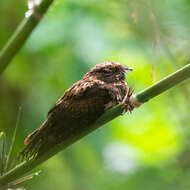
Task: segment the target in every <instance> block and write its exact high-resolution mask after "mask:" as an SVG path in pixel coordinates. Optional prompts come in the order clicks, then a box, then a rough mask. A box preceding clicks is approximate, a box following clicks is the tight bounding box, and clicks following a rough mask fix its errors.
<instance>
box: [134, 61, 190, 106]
mask: <svg viewBox="0 0 190 190" xmlns="http://www.w3.org/2000/svg"><path fill="white" fill-rule="evenodd" d="M189 77H190V64H187V65H185V66H184V67H182V68H181V69H179V70H177V71H176V72H174V73H172V74H170V75H168V76H167V77H165V78H163V79H162V80H160V81H158V82H157V83H155V84H153V85H152V86H150V87H148V88H146V89H144V90H143V91H141V92H139V93H137V94H136V99H137V101H139V102H140V103H144V102H147V101H148V100H150V99H151V98H153V97H155V96H157V95H159V94H161V93H162V92H164V91H166V90H168V89H169V88H171V87H173V86H175V85H176V84H178V83H180V82H182V81H184V80H185V79H187V78H189Z"/></svg>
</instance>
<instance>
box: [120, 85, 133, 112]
mask: <svg viewBox="0 0 190 190" xmlns="http://www.w3.org/2000/svg"><path fill="white" fill-rule="evenodd" d="M133 92H134V88H133V86H130V87H129V89H128V92H127V94H126V96H125V97H124V99H123V101H122V104H123V106H124V107H123V112H122V115H124V114H125V113H126V112H128V111H129V112H130V113H131V112H132V110H133V109H134V107H135V106H134V105H133V104H132V102H131V97H132V95H133Z"/></svg>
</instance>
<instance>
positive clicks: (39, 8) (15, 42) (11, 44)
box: [0, 0, 53, 74]
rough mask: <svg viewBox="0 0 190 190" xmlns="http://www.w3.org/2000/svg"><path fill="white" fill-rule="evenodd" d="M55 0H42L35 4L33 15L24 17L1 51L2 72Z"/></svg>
mask: <svg viewBox="0 0 190 190" xmlns="http://www.w3.org/2000/svg"><path fill="white" fill-rule="evenodd" d="M52 2H53V0H42V1H41V3H40V4H39V5H34V8H33V9H32V10H31V11H32V12H31V15H30V16H29V17H28V18H24V19H23V21H22V22H21V24H20V25H19V26H18V28H17V29H16V31H15V32H14V34H13V35H12V36H11V38H10V39H9V41H8V42H7V44H6V45H5V46H4V48H3V49H2V50H1V52H0V74H1V73H2V72H3V71H4V70H5V68H6V67H7V66H8V64H9V63H10V61H11V60H12V59H13V57H14V56H15V55H16V54H17V53H18V51H19V50H20V49H21V48H22V46H23V45H24V43H25V41H26V40H27V39H28V37H29V35H30V34H31V32H32V31H33V29H34V28H35V27H36V26H37V24H38V23H39V22H40V20H41V18H42V17H43V16H44V14H45V13H46V11H47V9H48V7H49V6H50V5H51V3H52Z"/></svg>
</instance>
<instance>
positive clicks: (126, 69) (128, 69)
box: [125, 67, 133, 72]
mask: <svg viewBox="0 0 190 190" xmlns="http://www.w3.org/2000/svg"><path fill="white" fill-rule="evenodd" d="M132 70H133V69H131V68H129V67H125V72H127V71H132Z"/></svg>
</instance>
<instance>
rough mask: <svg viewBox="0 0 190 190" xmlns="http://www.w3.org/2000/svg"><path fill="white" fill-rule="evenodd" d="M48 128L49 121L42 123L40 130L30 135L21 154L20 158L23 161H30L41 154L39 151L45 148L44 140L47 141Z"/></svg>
mask: <svg viewBox="0 0 190 190" xmlns="http://www.w3.org/2000/svg"><path fill="white" fill-rule="evenodd" d="M46 128H47V120H46V121H45V122H44V123H42V125H41V126H40V128H38V129H36V130H35V131H33V132H32V133H31V134H29V135H28V136H27V137H26V139H25V141H24V144H25V147H24V149H23V150H22V151H21V152H20V153H19V158H21V160H28V159H30V158H34V157H36V156H37V155H38V154H39V150H40V149H41V148H42V146H44V144H45V143H44V142H43V141H44V139H45V131H46Z"/></svg>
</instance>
